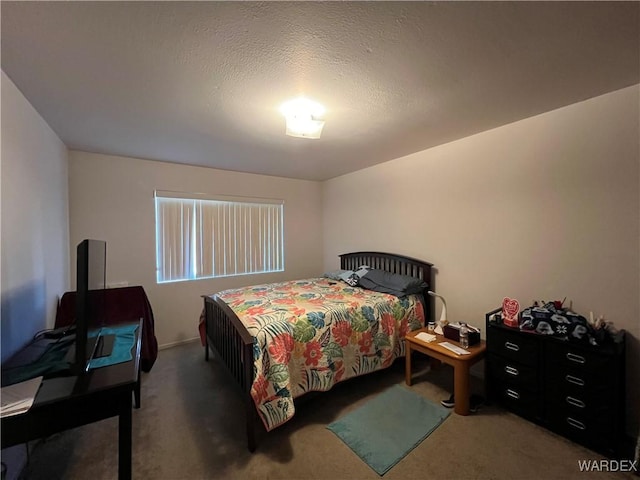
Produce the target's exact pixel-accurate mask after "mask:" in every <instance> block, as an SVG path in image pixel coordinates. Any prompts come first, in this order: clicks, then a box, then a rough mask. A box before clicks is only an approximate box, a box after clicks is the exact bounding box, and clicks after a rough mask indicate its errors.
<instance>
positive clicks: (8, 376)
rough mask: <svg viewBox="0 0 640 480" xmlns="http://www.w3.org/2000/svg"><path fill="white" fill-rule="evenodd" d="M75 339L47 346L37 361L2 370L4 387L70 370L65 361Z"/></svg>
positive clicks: (62, 339) (59, 341)
mask: <svg viewBox="0 0 640 480" xmlns="http://www.w3.org/2000/svg"><path fill="white" fill-rule="evenodd" d="M74 338H75V337H73V336H72V337H63V338H61V339H60V340H58V341H57V342H53V343H51V344H50V345H48V346H47V348H46V350H45V351H44V353H43V354H42V356H41V357H40V358H38V360H37V361H35V362H32V363H28V364H26V365H20V366H17V367H13V368H8V369H3V370H2V385H12V384H14V383H18V382H24V381H25V380H29V379H31V378H35V377H39V376H41V375H43V376H47V375H52V374H55V373H57V372H64V371H66V370H68V369H69V363H68V362H67V361H66V360H65V356H66V354H67V350H69V347H70V346H71V344H73V342H74Z"/></svg>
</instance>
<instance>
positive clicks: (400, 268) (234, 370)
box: [203, 252, 434, 452]
mask: <svg viewBox="0 0 640 480" xmlns="http://www.w3.org/2000/svg"><path fill="white" fill-rule="evenodd" d="M361 265H368V266H369V267H370V268H375V269H379V270H385V271H388V272H391V273H399V274H402V275H409V276H412V277H417V278H420V279H422V280H424V281H425V282H426V283H427V285H428V290H433V289H434V288H433V278H432V267H433V265H432V264H431V263H428V262H424V261H422V260H416V259H414V258H410V257H405V256H403V255H394V254H390V253H380V252H355V253H345V254H343V255H340V268H341V269H343V270H357V269H358V267H360V266H361ZM424 296H425V307H426V308H425V317H426V321H429V320H430V319H432V318H434V303H433V298H432V297H431V296H430V295H427V293H426V291H425V295H424ZM203 298H204V309H205V329H206V335H205V360H207V361H208V360H209V349H211V351H212V352H213V353H214V354H215V353H217V354H218V357H219V358H220V359H221V360H222V362H223V363H224V365H225V366H226V367H227V369H228V370H229V373H231V376H232V377H233V378H234V379H235V381H236V382H237V383H238V385H239V386H240V388H241V390H242V394H243V397H244V402H245V409H246V429H247V440H248V448H249V451H251V452H253V451H254V450H255V449H256V432H255V427H256V424H261V422H260V419H259V418H258V412H257V410H256V407H255V404H254V402H253V398H251V385H252V384H253V337H252V336H251V335H250V334H249V332H248V331H247V329H246V328H245V326H244V325H243V324H242V322H241V321H240V319H239V318H238V316H237V315H236V314H235V313H234V312H233V311H232V310H231V308H229V306H228V305H227V304H226V303H225V302H224V301H223V300H221V299H220V298H219V297H218V295H211V296H204V297H203Z"/></svg>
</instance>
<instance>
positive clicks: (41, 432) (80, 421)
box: [1, 319, 142, 480]
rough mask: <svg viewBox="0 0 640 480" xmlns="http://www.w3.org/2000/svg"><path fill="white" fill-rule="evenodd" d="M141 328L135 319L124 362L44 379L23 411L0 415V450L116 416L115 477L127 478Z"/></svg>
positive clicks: (137, 381) (122, 479) (35, 348)
mask: <svg viewBox="0 0 640 480" xmlns="http://www.w3.org/2000/svg"><path fill="white" fill-rule="evenodd" d="M122 325H126V324H122ZM141 331H142V319H140V321H139V322H138V328H137V330H136V338H135V341H134V345H133V348H132V349H131V355H132V359H131V360H129V361H128V362H123V363H118V364H115V365H110V366H107V367H102V368H97V369H95V370H90V371H89V372H88V373H87V374H86V375H83V376H65V377H56V378H48V379H45V380H43V381H42V384H41V386H40V390H38V393H37V395H36V397H35V401H34V403H33V405H32V406H31V408H30V409H29V410H28V411H27V412H25V413H23V414H20V415H14V416H10V417H4V418H2V424H1V427H2V448H3V449H4V448H7V447H11V446H13V445H17V444H20V443H27V442H28V441H31V440H34V439H37V438H42V437H47V436H49V435H52V434H54V433H57V432H60V431H62V430H67V429H70V428H75V427H79V426H81V425H86V424H88V423H92V422H97V421H99V420H104V419H105V418H109V417H114V416H117V417H118V478H119V479H120V480H128V479H130V478H131V450H132V411H131V396H132V393H133V394H134V395H135V396H136V407H138V406H139V402H140V396H139V395H140V393H139V392H140V391H139V386H140V345H141V338H142V334H141ZM41 341H45V340H41ZM29 347H30V348H29ZM27 349H30V350H32V351H34V352H35V351H37V350H38V345H36V344H31V345H29V346H28V347H27ZM28 354H29V352H25V356H28ZM18 365H20V363H18Z"/></svg>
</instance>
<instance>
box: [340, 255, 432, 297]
mask: <svg viewBox="0 0 640 480" xmlns="http://www.w3.org/2000/svg"><path fill="white" fill-rule="evenodd" d="M361 265H369V267H371V268H376V269H378V270H385V271H387V272H391V273H399V274H401V275H409V276H410V277H417V278H420V279H421V280H424V281H425V282H426V283H427V285H429V288H431V267H433V264H432V263H429V262H424V261H422V260H417V259H415V258H411V257H405V256H403V255H396V254H393V253H382V252H354V253H343V254H342V255H340V268H341V269H343V270H357V269H358V267H360V266H361Z"/></svg>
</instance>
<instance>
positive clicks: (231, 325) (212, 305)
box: [203, 295, 258, 452]
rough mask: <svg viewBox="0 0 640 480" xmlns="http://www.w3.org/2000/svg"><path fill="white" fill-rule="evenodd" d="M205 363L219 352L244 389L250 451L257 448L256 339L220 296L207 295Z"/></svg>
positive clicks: (205, 301) (205, 304)
mask: <svg viewBox="0 0 640 480" xmlns="http://www.w3.org/2000/svg"><path fill="white" fill-rule="evenodd" d="M203 298H204V309H205V329H206V335H205V360H207V361H208V360H209V350H211V351H212V352H213V353H216V354H217V355H218V357H219V358H220V360H221V361H222V362H223V363H224V365H225V366H226V367H227V370H228V371H229V373H230V374H231V376H232V377H233V378H234V380H235V381H236V383H237V384H238V385H239V386H240V389H241V390H242V395H243V397H244V402H245V411H246V417H247V418H246V420H247V422H246V423H247V441H248V445H247V446H248V448H249V451H251V452H253V451H254V450H255V449H256V436H255V434H256V432H255V430H256V423H257V421H258V416H257V411H256V408H255V404H254V402H253V399H252V398H251V385H252V384H253V337H252V336H251V335H250V334H249V332H247V329H246V328H245V327H244V325H242V322H240V320H239V319H238V317H237V315H236V314H235V313H233V311H232V310H231V309H230V308H229V306H228V305H227V304H226V303H225V302H224V301H222V300H221V299H220V298H219V297H218V296H217V295H212V296H204V297H203Z"/></svg>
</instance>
